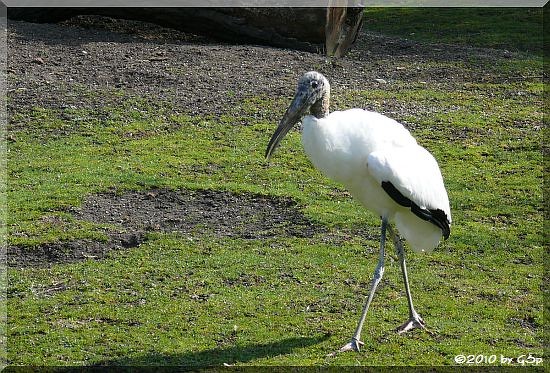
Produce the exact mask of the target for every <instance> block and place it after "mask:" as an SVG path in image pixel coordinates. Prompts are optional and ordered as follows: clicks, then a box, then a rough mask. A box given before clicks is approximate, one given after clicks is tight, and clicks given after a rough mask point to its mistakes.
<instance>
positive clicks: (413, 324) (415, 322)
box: [388, 227, 432, 334]
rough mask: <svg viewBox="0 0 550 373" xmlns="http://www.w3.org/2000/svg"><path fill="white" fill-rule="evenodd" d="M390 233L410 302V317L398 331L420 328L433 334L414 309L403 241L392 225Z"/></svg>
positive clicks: (400, 332) (389, 228) (408, 301)
mask: <svg viewBox="0 0 550 373" xmlns="http://www.w3.org/2000/svg"><path fill="white" fill-rule="evenodd" d="M388 231H389V234H390V236H391V238H392V239H393V244H394V246H395V249H396V251H397V256H398V257H399V264H400V266H401V273H402V274H403V284H404V285H405V294H406V295H407V303H408V304H409V319H408V320H407V321H406V322H405V323H404V324H403V325H401V326H400V327H398V328H397V333H399V334H402V333H405V332H408V331H410V330H412V329H415V328H420V329H424V330H426V331H427V332H428V333H429V334H432V332H430V331H429V330H428V329H426V323H425V322H424V320H422V318H421V317H420V315H419V314H418V312H416V310H415V309H414V305H413V301H412V296H411V289H410V287H409V276H408V275H407V265H406V263H405V249H404V248H403V243H402V242H401V240H400V239H399V235H398V234H397V232H394V231H393V229H392V227H388Z"/></svg>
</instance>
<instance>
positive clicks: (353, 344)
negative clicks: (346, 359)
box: [327, 337, 364, 357]
mask: <svg viewBox="0 0 550 373" xmlns="http://www.w3.org/2000/svg"><path fill="white" fill-rule="evenodd" d="M363 345H364V343H363V342H361V341H360V340H359V339H357V338H355V337H353V338H352V339H351V341H350V342H349V343H347V344H345V345H344V346H342V348H340V349H339V350H337V351H334V352H331V353H330V354H328V355H327V356H331V357H332V356H336V355H337V354H339V353H340V352H347V351H355V352H359V351H361V346H363Z"/></svg>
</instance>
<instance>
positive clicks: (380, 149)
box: [302, 109, 451, 251]
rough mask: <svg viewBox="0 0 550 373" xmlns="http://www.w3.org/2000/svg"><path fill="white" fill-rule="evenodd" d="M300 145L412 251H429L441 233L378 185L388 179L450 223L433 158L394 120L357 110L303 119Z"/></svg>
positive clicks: (412, 198)
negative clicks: (392, 224)
mask: <svg viewBox="0 0 550 373" xmlns="http://www.w3.org/2000/svg"><path fill="white" fill-rule="evenodd" d="M302 123H303V126H304V130H303V134H302V143H303V146H304V150H305V152H306V154H307V155H308V157H309V159H310V160H311V162H312V163H313V165H314V166H315V167H316V168H318V169H319V170H321V171H322V172H323V173H324V174H325V175H326V176H328V177H330V178H331V179H333V180H335V181H337V182H340V183H342V184H343V185H344V186H345V187H346V188H347V189H348V190H349V191H350V193H351V194H352V195H353V196H354V197H355V198H356V199H357V200H359V201H360V202H361V203H362V204H363V205H364V206H365V207H367V208H368V209H370V210H372V211H374V212H375V213H377V214H378V215H379V216H381V217H385V218H387V219H389V220H390V221H394V222H395V224H396V226H397V229H398V230H399V232H400V233H401V235H402V236H403V237H404V238H405V239H406V240H407V241H408V242H409V243H410V244H411V246H412V247H413V249H414V250H415V251H430V250H432V249H433V248H434V247H436V246H437V245H438V243H439V241H440V239H441V236H442V231H441V229H440V228H439V227H437V226H435V225H434V224H432V223H430V222H427V221H425V220H422V219H421V218H419V217H418V216H416V215H415V214H413V213H412V212H411V211H410V209H409V208H406V207H403V206H400V205H399V204H397V203H396V202H395V201H394V200H393V199H392V198H391V197H390V196H389V195H388V194H387V193H386V191H384V190H383V189H382V187H381V183H382V182H383V181H389V182H390V183H392V184H393V186H394V187H395V188H396V189H397V190H399V192H401V193H402V194H403V195H404V196H405V197H407V198H409V199H410V200H411V201H413V202H415V203H416V204H417V205H418V206H419V207H421V208H426V209H440V210H442V211H443V212H444V213H445V214H446V215H447V217H448V220H449V222H450V221H451V213H450V207H449V200H448V196H447V192H446V190H445V187H444V185H443V178H442V176H441V172H440V170H439V167H438V165H437V162H436V161H435V159H434V158H433V156H432V155H431V154H430V153H429V152H428V151H427V150H426V149H424V148H423V147H421V146H420V145H418V144H417V142H416V140H415V139H414V138H413V137H412V136H411V134H410V133H409V131H408V130H407V129H406V128H405V127H403V125H401V124H400V123H398V122H396V121H395V120H393V119H391V118H388V117H386V116H384V115H382V114H379V113H375V112H371V111H366V110H362V109H350V110H346V111H335V112H332V113H330V114H329V115H328V116H326V117H324V118H320V119H318V118H316V117H314V116H312V115H308V116H306V117H304V118H303V120H302Z"/></svg>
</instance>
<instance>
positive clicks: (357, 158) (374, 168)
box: [266, 71, 451, 352]
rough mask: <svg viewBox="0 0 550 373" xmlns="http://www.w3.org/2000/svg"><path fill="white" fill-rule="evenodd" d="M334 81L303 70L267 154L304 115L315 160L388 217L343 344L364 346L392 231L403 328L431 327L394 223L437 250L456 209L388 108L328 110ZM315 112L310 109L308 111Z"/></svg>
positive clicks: (427, 158)
mask: <svg viewBox="0 0 550 373" xmlns="http://www.w3.org/2000/svg"><path fill="white" fill-rule="evenodd" d="M329 99H330V85H329V82H328V80H327V79H326V78H325V77H324V76H323V75H322V74H320V73H318V72H316V71H310V72H307V73H306V74H304V75H303V76H302V77H301V78H300V80H299V82H298V89H297V92H296V95H295V96H294V99H293V101H292V103H291V104H290V106H289V108H288V109H287V110H286V112H285V114H284V116H283V118H282V119H281V122H280V123H279V126H278V127H277V129H276V131H275V133H274V134H273V136H272V137H271V140H270V141H269V145H268V146H267V150H266V157H267V159H268V160H269V158H270V157H271V155H272V154H273V152H274V151H275V149H276V148H277V145H278V144H279V143H280V142H281V140H282V139H283V137H284V136H285V135H286V133H287V132H288V131H289V130H290V129H291V128H292V127H293V126H294V125H295V124H296V123H298V122H299V121H300V119H302V117H303V119H302V123H303V132H302V143H303V146H304V150H305V152H306V153H307V155H308V156H309V159H310V160H311V162H312V163H313V165H314V166H315V167H316V168H317V169H319V170H320V171H322V172H323V173H324V174H325V175H326V176H328V177H330V178H332V179H333V180H335V181H337V182H340V183H342V184H343V185H344V186H346V187H347V189H348V190H349V191H350V193H351V194H352V196H353V197H354V198H356V199H357V200H359V202H361V203H362V204H363V205H364V206H365V207H367V208H368V209H370V210H371V211H373V212H375V213H376V214H378V215H379V216H380V217H381V219H382V225H381V238H380V255H379V260H378V265H377V266H376V270H375V272H374V277H373V280H372V284H371V289H370V293H369V296H368V298H367V300H366V303H365V305H364V307H363V312H362V315H361V318H360V320H359V323H358V325H357V328H356V330H355V334H354V335H353V337H352V339H351V342H349V343H348V344H346V345H345V346H343V347H342V348H341V349H340V350H339V351H341V352H342V351H349V350H355V351H359V349H360V346H361V345H362V344H363V342H361V340H360V336H361V329H362V327H363V323H364V321H365V317H366V315H367V311H368V309H369V306H370V304H371V301H372V298H373V296H374V293H375V291H376V287H377V285H378V283H379V282H380V280H381V279H382V275H383V274H384V248H385V242H386V230H387V231H388V232H389V234H390V236H391V237H392V239H393V242H394V245H395V247H396V251H397V255H398V257H399V263H400V266H401V270H402V273H403V281H404V283H405V291H406V294H407V300H408V305H409V319H408V320H407V321H406V322H405V323H404V324H403V325H401V326H400V327H399V328H398V329H397V331H398V333H403V332H406V331H408V330H411V329H414V328H423V329H425V324H424V321H423V320H422V318H421V317H420V316H419V315H418V313H417V312H416V311H415V309H414V306H413V303H412V298H411V292H410V289H409V281H408V277H407V268H406V265H405V253H404V250H403V245H402V243H401V241H400V238H399V236H398V234H397V232H395V231H394V230H393V229H392V227H391V225H390V223H392V222H393V223H395V226H396V227H397V230H398V231H399V233H400V234H401V235H402V236H403V237H404V238H405V239H406V240H407V241H408V242H409V244H410V245H411V246H412V248H413V249H414V250H415V251H418V252H428V251H431V250H433V249H434V248H435V247H436V246H437V245H438V244H439V241H440V240H441V238H442V237H444V238H445V239H446V238H448V237H449V233H450V224H451V211H450V207H449V199H448V197H447V192H446V190H445V186H444V185H443V178H442V176H441V172H440V170H439V167H438V165H437V162H436V160H435V159H434V157H433V156H432V155H431V154H430V153H429V152H428V151H427V150H426V149H424V148H423V147H422V146H420V145H418V144H417V142H416V140H415V139H414V137H412V136H411V134H410V133H409V131H408V130H407V129H406V128H405V127H403V125H401V124H400V123H398V122H396V121H395V120H393V119H390V118H388V117H386V116H384V115H382V114H379V113H375V112H371V111H367V110H362V109H350V110H346V111H335V112H333V113H330V114H329ZM308 110H309V111H310V114H307V111H308Z"/></svg>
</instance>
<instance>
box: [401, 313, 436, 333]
mask: <svg viewBox="0 0 550 373" xmlns="http://www.w3.org/2000/svg"><path fill="white" fill-rule="evenodd" d="M417 328H418V329H424V330H425V331H426V332H428V334H432V332H431V331H429V330H428V329H427V328H426V323H425V322H424V320H422V318H421V317H420V315H419V314H417V313H416V312H415V313H414V314H412V315H411V317H410V318H409V320H407V321H406V322H405V323H403V325H401V326H400V327H398V328H397V330H396V331H397V334H403V333H406V332H409V331H411V330H413V329H417Z"/></svg>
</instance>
